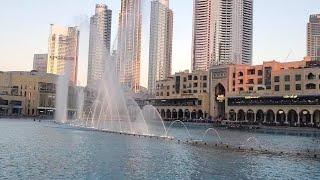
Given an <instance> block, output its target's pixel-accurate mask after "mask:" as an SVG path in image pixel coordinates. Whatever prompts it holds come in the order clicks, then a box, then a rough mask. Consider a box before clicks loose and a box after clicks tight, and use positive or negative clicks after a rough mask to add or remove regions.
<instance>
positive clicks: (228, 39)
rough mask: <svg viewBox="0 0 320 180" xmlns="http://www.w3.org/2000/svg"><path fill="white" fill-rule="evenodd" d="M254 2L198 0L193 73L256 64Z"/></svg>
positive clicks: (194, 32)
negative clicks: (213, 68)
mask: <svg viewBox="0 0 320 180" xmlns="http://www.w3.org/2000/svg"><path fill="white" fill-rule="evenodd" d="M252 18H253V0H234V1H226V0H194V12H193V43H192V69H193V70H208V69H209V67H210V66H212V65H221V64H229V63H237V64H251V63H252V30H253V24H252V21H253V20H252Z"/></svg>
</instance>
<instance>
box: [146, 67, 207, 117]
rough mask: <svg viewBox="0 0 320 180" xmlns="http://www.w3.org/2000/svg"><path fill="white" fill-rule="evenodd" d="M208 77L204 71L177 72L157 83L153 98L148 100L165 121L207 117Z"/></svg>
mask: <svg viewBox="0 0 320 180" xmlns="http://www.w3.org/2000/svg"><path fill="white" fill-rule="evenodd" d="M207 78H208V75H207V72H206V71H194V72H192V73H190V72H189V71H184V72H179V73H176V74H174V75H173V76H171V77H169V78H167V79H165V80H161V81H157V83H156V95H155V98H153V99H150V103H151V104H152V105H154V106H155V107H156V108H157V109H158V111H159V113H160V115H161V116H162V118H163V119H165V120H176V119H180V120H190V119H204V118H208V117H209V93H208V87H209V86H208V84H207V82H208V79H207Z"/></svg>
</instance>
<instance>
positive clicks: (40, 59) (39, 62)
mask: <svg viewBox="0 0 320 180" xmlns="http://www.w3.org/2000/svg"><path fill="white" fill-rule="evenodd" d="M47 63H48V54H34V56H33V70H36V71H38V72H43V73H46V72H47Z"/></svg>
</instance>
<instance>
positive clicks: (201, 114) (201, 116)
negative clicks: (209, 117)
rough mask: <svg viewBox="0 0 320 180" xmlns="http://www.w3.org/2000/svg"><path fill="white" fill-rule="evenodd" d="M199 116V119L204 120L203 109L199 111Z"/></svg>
mask: <svg viewBox="0 0 320 180" xmlns="http://www.w3.org/2000/svg"><path fill="white" fill-rule="evenodd" d="M198 116H199V119H200V118H201V119H203V112H202V110H201V109H199V110H198Z"/></svg>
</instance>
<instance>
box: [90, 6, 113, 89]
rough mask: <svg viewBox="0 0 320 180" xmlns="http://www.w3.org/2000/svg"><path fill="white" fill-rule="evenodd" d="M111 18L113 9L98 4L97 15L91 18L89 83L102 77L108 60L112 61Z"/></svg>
mask: <svg viewBox="0 0 320 180" xmlns="http://www.w3.org/2000/svg"><path fill="white" fill-rule="evenodd" d="M111 19H112V11H111V10H110V9H108V7H107V6H106V5H104V4H97V5H96V9H95V15H93V16H92V17H91V18H90V39H89V61H88V77H87V84H92V83H94V82H95V81H96V80H100V79H102V76H103V75H104V72H105V68H106V67H105V65H106V61H107V59H109V61H110V42H111Z"/></svg>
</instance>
